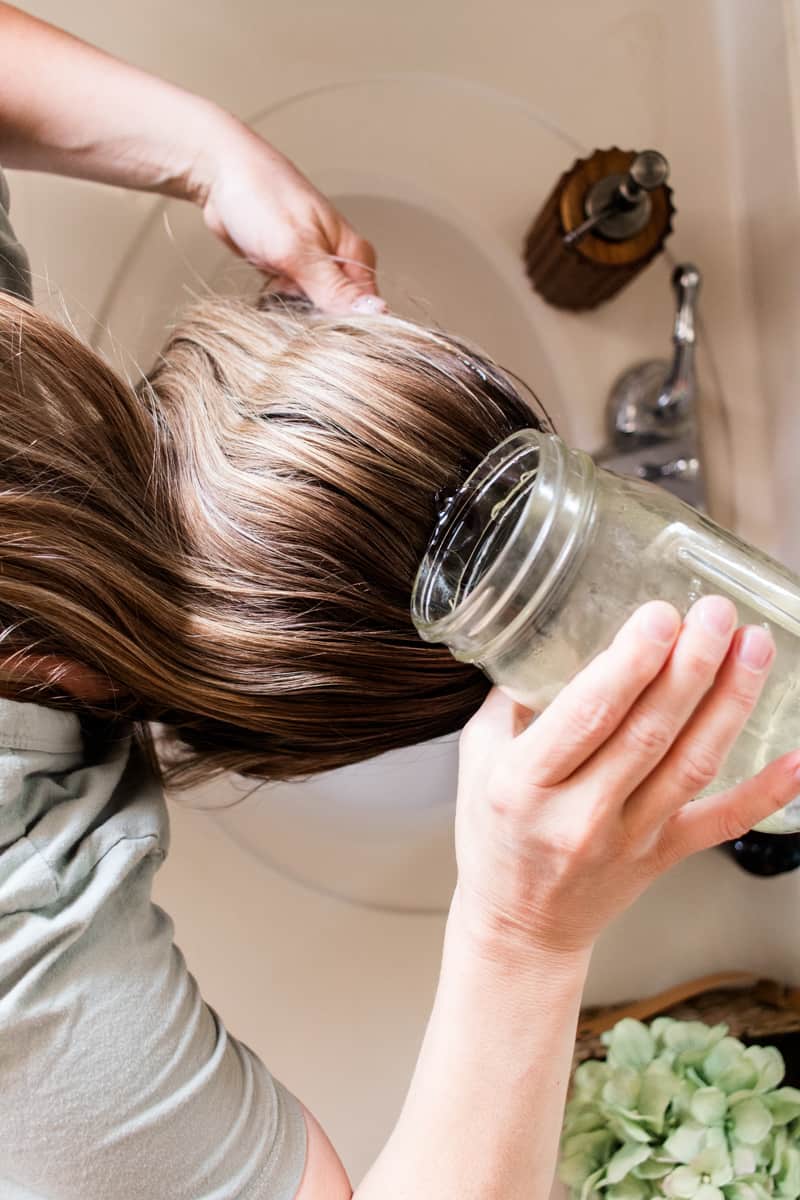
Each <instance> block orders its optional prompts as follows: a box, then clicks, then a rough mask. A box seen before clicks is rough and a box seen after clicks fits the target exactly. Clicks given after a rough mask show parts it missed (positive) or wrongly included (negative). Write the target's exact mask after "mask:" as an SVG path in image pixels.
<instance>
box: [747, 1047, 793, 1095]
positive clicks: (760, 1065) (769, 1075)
mask: <svg viewBox="0 0 800 1200" xmlns="http://www.w3.org/2000/svg"><path fill="white" fill-rule="evenodd" d="M744 1054H745V1058H747V1059H748V1060H749V1061H750V1062H751V1063H752V1064H753V1066H754V1067H755V1069H756V1084H755V1089H756V1091H757V1092H771V1091H772V1090H773V1088H776V1087H777V1086H778V1084H779V1083H780V1082H781V1080H782V1079H783V1077H784V1075H785V1074H786V1063H785V1062H784V1061H783V1055H782V1054H781V1052H780V1050H776V1049H775V1047H774V1046H748V1048H747V1049H746V1050H745V1052H744Z"/></svg>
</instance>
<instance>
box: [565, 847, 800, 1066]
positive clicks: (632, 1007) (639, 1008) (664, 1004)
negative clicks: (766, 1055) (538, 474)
mask: <svg viewBox="0 0 800 1200" xmlns="http://www.w3.org/2000/svg"><path fill="white" fill-rule="evenodd" d="M784 840H785V839H784ZM660 1016H669V1017H675V1019H676V1020H678V1021H703V1022H705V1024H706V1025H717V1024H721V1023H722V1024H725V1025H727V1026H728V1028H729V1030H730V1033H731V1035H732V1036H733V1037H737V1038H740V1039H741V1040H742V1041H743V1042H746V1043H747V1044H748V1045H755V1044H757V1045H759V1046H776V1047H777V1049H778V1050H780V1052H781V1054H782V1055H783V1057H784V1060H785V1062H786V1079H785V1081H784V1082H785V1083H786V1084H790V1085H791V1086H792V1087H800V988H791V987H786V986H785V985H784V984H782V983H777V982H776V981H775V980H774V979H759V978H758V976H757V975H749V974H747V973H745V972H743V971H730V972H726V973H724V974H718V975H707V976H705V977H704V978H702V979H691V980H689V981H688V982H686V983H679V984H677V985H676V986H675V987H672V988H669V989H668V990H667V991H665V992H659V993H658V994H657V995H655V996H647V997H645V998H644V999H643V1000H634V1001H632V1002H630V1003H629V1004H621V1005H615V1006H614V1007H613V1008H585V1009H583V1010H582V1012H581V1017H580V1021H579V1023H578V1037H577V1042H576V1045H575V1065H576V1066H577V1064H578V1063H580V1062H584V1061H585V1060H586V1059H587V1058H605V1056H606V1048H605V1046H604V1045H603V1042H602V1040H601V1035H602V1034H603V1033H604V1032H605V1031H606V1030H608V1029H611V1028H613V1026H614V1025H616V1023H617V1021H621V1020H622V1018H623V1017H635V1018H636V1019H637V1020H639V1021H649V1020H652V1018H653V1017H660Z"/></svg>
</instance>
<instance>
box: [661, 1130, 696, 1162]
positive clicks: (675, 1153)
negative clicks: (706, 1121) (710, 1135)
mask: <svg viewBox="0 0 800 1200" xmlns="http://www.w3.org/2000/svg"><path fill="white" fill-rule="evenodd" d="M705 1141H706V1129H705V1126H704V1125H697V1124H695V1123H694V1122H689V1121H687V1122H685V1123H684V1124H683V1125H679V1126H678V1128H677V1129H676V1130H675V1131H674V1132H673V1133H671V1134H670V1135H669V1137H668V1138H667V1140H666V1141H665V1142H664V1156H665V1157H668V1158H671V1159H672V1160H673V1162H677V1163H690V1162H691V1161H692V1159H693V1158H696V1157H697V1155H698V1154H699V1153H700V1151H701V1150H702V1149H703V1148H704V1147H705Z"/></svg>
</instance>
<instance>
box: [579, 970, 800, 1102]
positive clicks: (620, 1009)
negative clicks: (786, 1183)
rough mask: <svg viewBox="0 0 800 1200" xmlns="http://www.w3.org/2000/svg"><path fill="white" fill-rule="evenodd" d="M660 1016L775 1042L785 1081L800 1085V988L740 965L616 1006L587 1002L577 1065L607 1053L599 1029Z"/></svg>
mask: <svg viewBox="0 0 800 1200" xmlns="http://www.w3.org/2000/svg"><path fill="white" fill-rule="evenodd" d="M657 1016H670V1017H675V1018H677V1019H678V1020H681V1021H704V1022H705V1023H706V1024H708V1025H717V1024H725V1025H727V1026H728V1027H729V1029H730V1032H731V1035H732V1036H733V1037H738V1038H741V1040H742V1041H743V1042H747V1043H748V1044H751V1043H752V1044H758V1045H770V1046H777V1047H778V1049H779V1050H780V1051H781V1053H782V1054H783V1057H784V1059H785V1060H786V1068H787V1070H786V1081H785V1082H786V1083H787V1084H792V1085H793V1086H794V1087H800V988H789V987H785V986H784V985H782V984H780V983H776V982H775V981H774V980H772V979H759V978H758V977H757V976H755V975H747V974H744V973H743V972H740V971H731V972H728V973H726V974H722V975H706V976H704V977H703V978H702V979H692V980H690V981H689V982H687V983H683V984H679V985H678V986H677V987H673V988H670V989H669V990H668V991H666V992H659V993H658V994H657V995H655V996H649V997H647V998H646V999H644V1000H637V1001H633V1002H632V1003H630V1004H623V1005H616V1006H615V1007H614V1008H585V1009H584V1010H583V1011H582V1012H581V1019H580V1022H579V1024H578V1037H577V1042H576V1046H575V1066H577V1065H578V1063H580V1062H583V1061H584V1060H585V1059H587V1058H604V1057H605V1053H606V1048H605V1046H604V1045H603V1043H602V1041H601V1040H600V1038H601V1034H602V1033H604V1032H605V1031H606V1030H608V1029H611V1028H612V1026H614V1025H615V1024H616V1023H617V1021H619V1020H621V1019H622V1018H623V1017H636V1018H637V1019H638V1020H640V1021H647V1020H650V1019H651V1018H652V1017H657Z"/></svg>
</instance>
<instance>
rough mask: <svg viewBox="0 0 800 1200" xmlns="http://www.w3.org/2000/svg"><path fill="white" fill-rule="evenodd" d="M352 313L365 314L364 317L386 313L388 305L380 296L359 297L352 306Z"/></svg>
mask: <svg viewBox="0 0 800 1200" xmlns="http://www.w3.org/2000/svg"><path fill="white" fill-rule="evenodd" d="M352 308H353V312H357V313H365V314H366V315H369V314H375V313H385V312H387V311H388V305H387V303H386V301H385V300H382V299H381V297H380V296H359V297H358V299H357V300H354V301H353V304H352Z"/></svg>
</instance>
